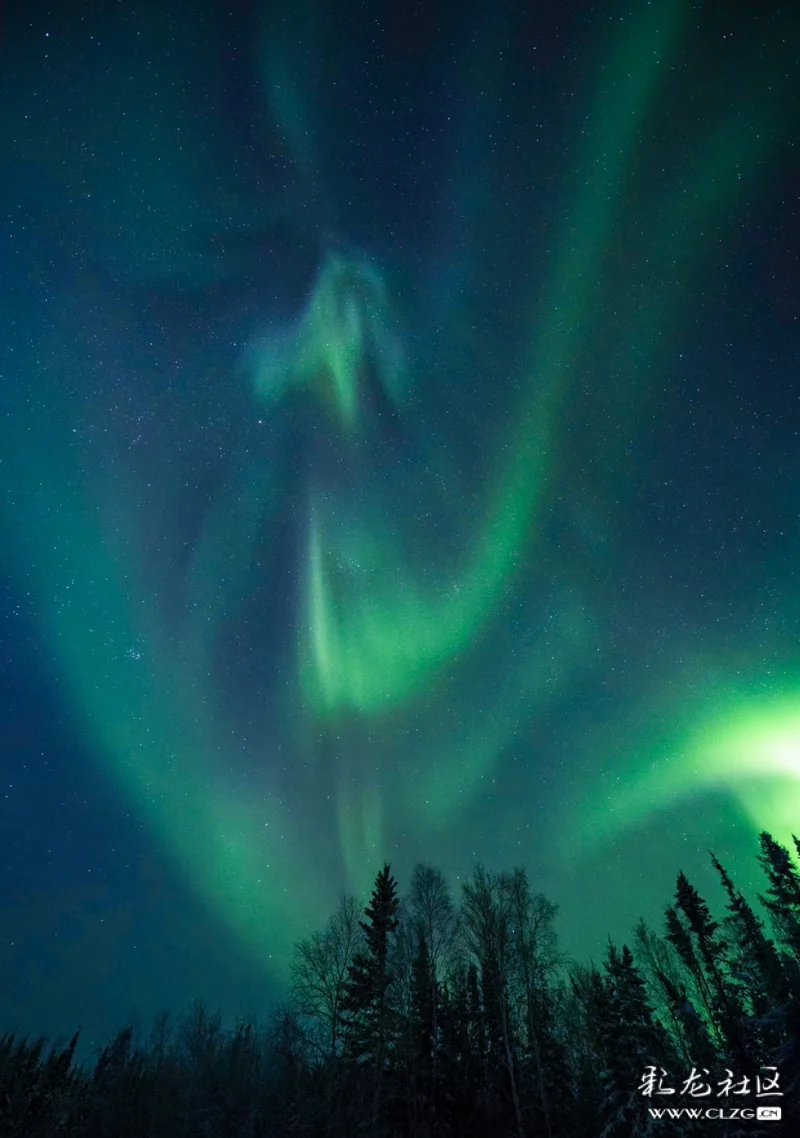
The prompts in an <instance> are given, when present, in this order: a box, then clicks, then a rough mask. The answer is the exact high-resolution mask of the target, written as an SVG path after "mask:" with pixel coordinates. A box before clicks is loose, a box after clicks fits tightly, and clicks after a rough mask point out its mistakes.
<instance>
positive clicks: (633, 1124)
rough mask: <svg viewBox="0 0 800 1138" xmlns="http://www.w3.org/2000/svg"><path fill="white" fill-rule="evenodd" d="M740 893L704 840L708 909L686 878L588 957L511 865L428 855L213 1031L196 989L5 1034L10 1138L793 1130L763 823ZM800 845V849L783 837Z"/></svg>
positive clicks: (796, 1066)
mask: <svg viewBox="0 0 800 1138" xmlns="http://www.w3.org/2000/svg"><path fill="white" fill-rule="evenodd" d="M759 841H760V853H759V862H760V866H761V869H762V870H763V873H764V885H763V892H762V893H761V894H760V895H759V896H758V898H757V900H756V901H755V902H754V903H752V902H751V901H750V900H748V899H747V898H746V897H745V896H744V894H743V893H742V892H741V891H740V890H739V889H738V888H737V886H736V884H735V882H734V881H733V880H732V879H731V877H730V875H729V874H728V872H727V870H726V869H725V867H724V866H723V865H722V864H721V863H720V862H719V861H718V860H717V858H716V857H714V855H713V854H712V855H711V859H712V863H713V865H714V868H715V870H716V872H717V873H718V875H719V878H720V882H721V885H722V888H723V890H724V896H725V897H726V898H727V905H726V908H725V912H724V913H720V914H718V915H716V916H715V915H713V914H712V912H711V910H710V908H709V906H708V904H707V903H706V901H705V900H704V899H703V897H701V896H700V894H699V893H698V891H697V890H696V889H695V888H694V886H693V885H692V884H691V882H690V881H689V880H688V879H687V878H686V876H685V875H684V874H683V873H679V875H678V878H677V883H676V889H675V895H674V897H673V899H672V901H671V903H670V904H669V905H667V906H666V908H665V914H664V925H663V928H662V929H660V930H655V929H652V928H649V927H648V926H647V925H646V924H645V923H644V922H640V924H639V925H638V927H637V928H636V929H635V930H634V931H633V935H632V937H631V939H630V944H624V945H619V946H618V945H615V944H613V943H611V942H609V944H608V948H607V952H606V956H605V959H604V961H603V962H602V963H601V964H600V965H597V964H595V963H590V964H579V963H576V962H575V961H573V960H569V959H568V958H566V957H565V955H564V954H563V953H562V952H561V951H560V949H559V946H558V942H557V937H556V932H555V928H554V920H555V917H556V913H557V909H556V906H555V905H554V904H553V903H552V902H551V901H550V900H548V899H547V898H546V897H545V896H544V895H542V894H541V893H536V892H534V891H533V890H532V889H531V887H530V884H529V882H528V878H527V875H526V873H525V871H524V870H523V869H519V868H517V869H514V870H513V871H512V872H510V873H490V872H488V871H487V870H486V869H485V868H484V867H483V866H481V865H478V866H476V867H475V869H474V871H473V873H472V876H471V877H470V878H469V880H467V881H466V882H464V883H463V884H462V885H461V892H460V896H459V897H458V898H454V897H453V895H452V893H451V889H450V886H449V884H448V882H447V880H446V879H445V877H444V875H443V874H442V873H441V872H440V871H439V870H438V869H435V868H433V867H430V866H427V865H418V866H417V867H416V868H415V870H414V872H413V874H412V877H411V881H410V887H409V889H408V893H407V895H405V896H402V897H401V896H400V893H399V890H398V884H397V881H396V880H395V878H394V877H393V876H392V873H391V869H390V867H389V866H388V865H385V866H384V867H383V868H382V869H381V870H380V872H379V873H378V874H377V877H376V879H375V885H374V889H373V892H372V896H371V899H370V901H369V904H368V905H367V907H366V908H364V909H362V907H361V905H360V903H359V902H358V901H357V900H356V899H355V898H354V897H351V896H343V897H342V898H341V899H340V900H339V902H338V904H337V905H336V907H335V909H334V911H333V912H332V914H331V916H330V918H329V920H328V922H327V924H326V925H325V927H324V928H322V929H320V930H318V931H316V932H314V933H313V934H312V935H311V936H309V937H308V938H307V939H306V940H304V941H302V942H300V943H299V944H297V945H296V946H295V949H294V954H293V959H292V962H291V976H292V982H291V988H290V991H289V994H288V997H287V1001H286V1003H284V1004H283V1005H281V1006H280V1007H279V1008H277V1009H275V1010H274V1011H273V1013H272V1015H271V1017H270V1019H269V1021H268V1022H267V1023H266V1024H260V1023H259V1022H257V1021H256V1020H250V1021H243V1022H239V1023H237V1024H236V1025H235V1026H234V1027H232V1028H227V1027H224V1026H223V1019H222V1016H221V1014H219V1013H216V1014H211V1013H210V1012H209V1011H208V1010H207V1009H206V1008H205V1007H204V1006H203V1005H202V1004H201V1003H198V1004H195V1005H194V1006H193V1008H192V1009H191V1011H190V1013H189V1014H187V1015H184V1016H183V1017H178V1018H177V1019H175V1020H174V1021H173V1019H172V1017H171V1016H170V1015H169V1014H168V1013H163V1014H162V1015H160V1016H159V1017H158V1018H157V1019H156V1022H155V1023H154V1024H153V1025H152V1027H151V1028H150V1029H148V1030H146V1031H145V1030H142V1029H134V1028H132V1027H130V1026H129V1027H125V1028H123V1029H122V1030H120V1031H119V1032H118V1033H117V1034H116V1036H115V1037H114V1038H113V1039H112V1040H111V1041H110V1042H109V1043H108V1045H107V1046H106V1047H104V1048H103V1050H102V1051H101V1052H100V1054H99V1056H98V1057H97V1058H96V1059H95V1060H93V1061H92V1062H89V1063H83V1064H81V1063H79V1062H78V1060H77V1058H76V1049H77V1045H78V1035H77V1034H76V1035H75V1036H74V1037H73V1039H72V1040H71V1041H70V1042H69V1043H68V1044H67V1045H66V1046H64V1045H62V1044H58V1045H54V1046H48V1044H47V1043H46V1041H45V1040H37V1041H32V1040H30V1039H27V1038H23V1037H20V1036H18V1035H14V1034H6V1035H5V1036H4V1037H2V1039H0V1135H2V1136H3V1138H28V1136H30V1138H40V1136H41V1138H46V1136H55V1135H68V1136H73V1135H74V1136H75V1138H106V1136H108V1138H282V1136H287V1138H288V1136H291V1135H305V1136H309V1138H351V1136H352V1138H355V1136H359V1135H362V1136H364V1138H438V1136H440V1135H441V1136H444V1138H447V1136H451V1135H452V1136H454V1138H455V1136H456V1135H458V1136H459V1138H489V1136H494V1135H497V1136H505V1135H508V1136H509V1138H511V1136H514V1138H536V1136H541V1138H637V1136H639V1135H642V1136H646V1135H650V1134H658V1133H665V1134H666V1133H672V1134H695V1133H696V1134H701V1133H705V1134H709V1133H715V1134H725V1135H731V1136H732V1135H737V1134H748V1135H759V1134H762V1133H765V1134H770V1133H772V1134H774V1133H776V1132H780V1127H777V1128H776V1127H775V1125H774V1121H772V1120H773V1119H775V1118H777V1116H778V1113H782V1118H783V1124H784V1125H787V1124H788V1125H789V1126H791V1125H792V1121H793V1122H794V1128H795V1131H796V1132H800V1131H797V1127H798V1124H799V1123H800V869H798V863H797V860H796V859H795V857H794V856H793V854H792V853H791V852H790V851H789V849H787V848H786V847H785V846H783V845H781V844H780V843H779V842H777V841H776V840H775V839H774V838H773V837H772V836H771V835H770V834H769V833H766V832H765V833H762V834H761V836H760V839H759ZM794 846H795V852H796V853H797V854H798V855H800V841H798V839H797V838H795V839H794Z"/></svg>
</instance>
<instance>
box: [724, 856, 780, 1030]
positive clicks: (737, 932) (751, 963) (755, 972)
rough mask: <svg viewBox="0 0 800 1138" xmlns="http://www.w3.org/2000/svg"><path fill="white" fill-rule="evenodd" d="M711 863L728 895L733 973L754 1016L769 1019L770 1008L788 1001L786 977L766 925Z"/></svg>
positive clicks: (731, 883)
mask: <svg viewBox="0 0 800 1138" xmlns="http://www.w3.org/2000/svg"><path fill="white" fill-rule="evenodd" d="M711 862H712V864H713V866H714V868H715V869H716V871H717V873H718V874H719V876H720V880H721V881H722V886H723V888H724V890H725V892H726V893H727V895H728V913H729V916H728V917H727V918H726V924H727V925H728V927H729V929H730V933H731V937H730V942H731V949H732V952H731V965H730V966H731V973H732V975H733V977H734V978H735V980H736V982H737V983H738V985H739V987H740V989H741V991H742V992H743V994H744V998H745V999H746V1001H747V1003H748V1005H749V1007H750V1009H751V1011H752V1014H753V1015H754V1016H756V1017H758V1018H761V1017H764V1016H766V1015H767V1013H768V1011H769V1009H770V1007H771V1006H773V1005H775V1004H783V1003H784V1002H785V1000H786V999H787V997H788V990H787V977H786V973H785V972H784V970H783V967H782V965H781V960H780V956H779V955H778V951H777V949H776V948H775V944H774V942H773V941H772V940H770V938H769V937H768V936H767V935H766V933H765V931H764V922H763V921H762V920H761V918H760V917H758V916H757V915H756V913H755V911H754V910H753V908H752V906H751V905H750V904H749V903H748V901H747V900H746V898H745V897H744V894H743V893H741V892H740V891H739V890H738V889H737V888H736V886H735V885H734V883H733V881H732V880H731V878H730V875H729V874H728V872H727V871H726V870H725V868H724V867H723V866H722V865H721V864H720V862H719V861H718V860H717V858H716V857H715V856H714V854H712V855H711Z"/></svg>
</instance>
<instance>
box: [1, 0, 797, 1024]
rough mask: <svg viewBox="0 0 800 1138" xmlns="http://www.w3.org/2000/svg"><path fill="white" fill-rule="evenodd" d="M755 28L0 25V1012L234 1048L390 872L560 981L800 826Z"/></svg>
mask: <svg viewBox="0 0 800 1138" xmlns="http://www.w3.org/2000/svg"><path fill="white" fill-rule="evenodd" d="M798 35H800V14H798V12H797V10H796V8H795V6H794V5H793V4H791V3H778V2H774V0H759V2H756V0H729V2H728V3H726V4H715V3H700V2H698V0H694V2H692V0H641V2H640V0H636V2H635V3H627V4H618V3H615V2H606V0H600V2H597V3H586V2H585V0H564V2H563V3H559V4H558V5H544V6H542V5H534V4H528V3H522V2H521V0H492V3H488V2H486V0H466V2H464V0H462V2H460V3H452V4H445V3H435V2H432V0H430V2H429V0H418V2H416V3H412V4H409V3H407V2H405V0H403V2H401V0H336V2H335V3H334V2H332V0H328V2H326V0H304V2H298V0H279V2H275V3H256V2H253V3H249V2H247V0H237V2H234V3H225V4H223V3H216V2H215V0H197V2H193V3H178V2H177V0H158V2H156V0H152V2H151V3H134V4H125V5H123V4H119V3H111V2H102V0H97V2H95V3H92V4H87V5H78V6H76V5H74V4H68V3H60V4H59V3H54V4H51V5H50V6H49V7H46V6H44V5H38V6H37V5H34V6H33V7H31V6H23V5H15V4H13V3H12V4H10V5H7V6H6V7H5V9H4V11H3V15H2V17H0V68H1V69H2V72H3V74H4V76H5V83H4V86H3V91H2V94H0V100H2V102H1V103H0V105H1V106H2V114H1V115H0V162H1V163H2V169H3V172H4V176H3V178H2V179H0V218H2V223H1V224H0V306H1V307H0V311H2V315H3V335H2V337H0V380H1V381H2V394H0V412H1V415H0V488H1V490H2V495H1V500H0V588H2V593H0V630H1V633H2V650H1V652H0V717H1V720H2V722H1V724H0V725H1V726H2V732H1V733H0V790H1V791H2V792H1V793H0V842H1V843H2V851H3V859H2V865H1V866H0V883H1V884H0V972H2V975H3V976H4V978H5V984H4V987H3V991H2V996H1V997H0V1011H1V1012H2V1019H3V1024H2V1026H3V1027H16V1026H19V1027H22V1028H24V1029H28V1030H32V1031H46V1032H49V1033H55V1034H59V1033H60V1034H64V1033H66V1032H71V1031H72V1030H74V1028H75V1027H76V1026H78V1025H83V1026H84V1030H85V1033H86V1037H87V1039H88V1040H89V1041H91V1040H93V1039H100V1038H102V1036H103V1033H104V1032H107V1031H109V1030H110V1029H111V1028H113V1027H114V1026H118V1025H120V1024H121V1023H122V1022H123V1021H124V1020H125V1019H126V1018H128V1017H130V1016H131V1015H134V1016H137V1017H139V1018H141V1019H143V1020H147V1019H148V1018H149V1017H150V1016H151V1015H152V1014H153V1013H154V1012H155V1011H156V1010H158V1009H159V1008H161V1007H171V1008H178V1009H180V1008H182V1007H184V1006H185V1005H186V1004H187V1003H188V1001H189V1000H191V999H192V998H194V997H202V998H204V999H206V1000H208V1001H209V1002H210V1003H212V1004H213V1005H220V1006H222V1007H224V1008H225V1009H226V1010H227V1011H228V1012H230V1013H236V1012H237V1011H243V1010H247V1009H255V1010H256V1011H263V1010H265V1009H266V1008H268V1006H269V1005H270V1002H271V1001H273V1000H274V999H275V998H276V997H277V996H279V995H280V993H281V991H282V985H283V983H284V982H285V979H286V974H287V966H288V963H289V959H290V950H291V945H292V944H293V942H294V941H296V940H297V939H298V938H299V937H302V936H303V935H305V934H307V933H308V932H309V931H310V930H311V929H312V928H314V927H317V926H319V925H321V924H322V923H323V922H324V920H325V918H326V917H327V915H328V913H329V912H330V910H331V909H332V908H333V905H334V904H335V902H336V900H337V898H338V896H339V894H340V893H341V891H342V890H344V889H347V890H351V891H354V892H356V893H358V894H362V893H363V892H364V891H365V890H367V889H368V886H369V884H370V881H371V879H372V878H373V877H374V874H375V872H376V870H377V869H378V868H380V866H381V864H382V863H383V860H384V859H387V860H389V861H390V862H391V864H392V867H393V869H394V870H395V872H396V873H397V875H398V876H399V878H400V882H401V885H402V884H403V883H404V882H405V881H407V878H408V874H409V872H410V869H411V867H412V866H413V865H414V864H415V863H416V862H417V861H420V860H423V861H427V862H429V863H431V864H434V865H437V866H439V867H441V868H442V869H443V870H444V871H445V872H446V873H447V875H448V876H449V878H450V880H451V881H452V882H453V884H454V885H455V886H456V887H457V885H458V881H459V879H462V880H463V878H464V875H465V874H467V873H469V871H470V868H471V866H472V865H473V864H474V862H475V861H476V860H482V861H483V862H485V863H486V864H487V865H488V866H489V867H490V868H495V869H503V868H511V867H512V866H514V865H518V864H523V865H525V866H526V867H527V869H528V872H529V875H530V877H531V880H532V882H533V883H534V887H535V888H537V889H541V890H542V891H544V892H546V893H547V894H548V895H549V896H550V897H551V898H552V899H553V900H554V901H555V902H556V903H557V904H559V906H560V915H559V932H560V935H561V938H562V942H563V945H564V947H565V948H566V949H567V950H568V951H569V952H572V953H575V954H577V955H578V956H580V957H583V958H585V957H586V956H588V955H590V954H595V955H597V954H599V953H600V952H601V951H602V949H603V945H604V944H605V942H606V938H607V936H608V935H609V934H611V935H613V936H615V937H622V936H625V935H626V934H627V933H628V932H629V931H630V929H631V927H632V925H633V924H634V923H635V921H636V920H637V919H638V917H639V916H645V917H647V918H649V919H650V920H653V921H654V922H655V923H656V924H658V922H659V920H660V913H661V911H662V909H663V905H664V903H665V902H666V900H667V898H668V895H669V893H670V890H671V888H672V885H673V882H674V878H675V875H676V873H677V870H678V869H679V868H682V869H684V870H685V871H686V872H687V873H689V874H690V875H691V876H692V877H693V880H695V881H696V883H697V884H698V885H699V886H700V887H701V888H703V889H706V891H707V892H708V893H709V895H710V897H711V899H712V900H713V899H714V898H715V897H716V893H715V892H714V887H713V882H712V880H711V875H710V871H709V868H708V865H707V852H706V851H707V850H708V849H709V848H713V849H714V851H715V852H716V853H717V855H718V856H719V857H720V859H721V860H722V861H723V862H724V863H725V864H726V865H727V867H728V868H729V870H730V871H731V872H732V873H733V874H734V876H735V877H736V878H737V880H738V881H739V882H741V884H742V885H743V886H745V887H749V886H752V885H754V884H755V882H756V880H757V878H756V876H755V874H754V868H753V856H754V852H755V836H756V834H757V832H758V831H759V830H760V829H762V828H765V827H766V828H769V829H771V830H772V831H773V832H774V833H775V834H776V836H778V837H780V838H783V839H785V838H787V837H788V836H789V835H790V834H791V832H792V830H793V829H795V830H797V829H798V827H800V654H799V653H798V633H799V632H800V610H798V604H797V599H798V583H797V568H796V566H797V561H798V554H800V532H799V530H798V501H799V500H800V498H799V497H798V489H799V487H798V470H799V469H800V466H799V465H798V459H800V453H799V451H798V430H799V429H800V406H799V405H798V396H799V395H800V386H799V385H798V364H800V299H799V298H800V252H799V251H800V224H799V223H798V209H800V148H798V145H797V143H796V140H797V139H798V138H799V137H800V66H799V65H798V59H797V52H796V43H797V37H798Z"/></svg>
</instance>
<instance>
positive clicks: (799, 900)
mask: <svg viewBox="0 0 800 1138" xmlns="http://www.w3.org/2000/svg"><path fill="white" fill-rule="evenodd" d="M795 841H796V839H795ZM759 843H760V845H761V854H760V856H759V859H758V860H759V862H760V863H761V867H762V869H763V870H764V872H765V873H766V875H767V880H768V881H769V888H768V889H767V892H766V893H765V894H764V895H763V896H762V897H761V898H760V900H761V903H762V904H763V905H764V906H765V908H766V909H767V911H768V912H769V914H770V916H771V917H772V924H773V927H774V929H775V932H776V934H777V936H778V939H779V940H780V941H781V942H782V943H783V944H784V945H785V946H786V948H788V949H789V950H790V952H791V953H792V954H793V956H794V958H795V961H798V962H800V872H798V869H797V866H796V865H795V863H794V861H793V860H792V857H791V854H790V853H789V851H788V850H787V849H786V847H785V846H782V845H781V844H780V843H779V842H776V841H775V839H774V838H773V837H772V835H771V834H769V833H767V832H766V830H765V831H764V832H763V833H762V834H761V835H760V837H759Z"/></svg>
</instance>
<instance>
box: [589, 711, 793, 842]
mask: <svg viewBox="0 0 800 1138" xmlns="http://www.w3.org/2000/svg"><path fill="white" fill-rule="evenodd" d="M642 748H643V751H647V750H648V748H649V755H650V759H649V762H648V763H647V765H646V766H645V765H643V764H642V762H641V761H640V762H639V763H638V764H637V767H638V770H637V773H636V774H634V775H630V774H629V775H627V776H626V777H625V778H623V779H622V780H621V785H620V786H619V788H618V789H616V790H615V792H614V795H613V800H612V801H610V802H609V801H608V800H606V801H604V802H596V803H595V809H594V810H592V809H591V806H589V808H588V810H587V808H586V806H584V808H583V810H582V812H581V828H582V831H583V833H584V835H585V836H586V837H587V838H588V839H589V840H590V841H592V840H597V839H601V840H602V839H607V838H609V837H612V836H613V835H614V834H615V833H616V832H618V831H619V830H620V829H622V828H624V827H626V826H631V825H635V824H637V823H639V822H641V821H642V820H643V819H644V818H646V817H647V816H648V815H649V814H651V813H653V812H654V811H656V810H660V809H665V808H668V807H669V806H670V805H672V804H673V803H675V802H677V801H678V800H679V799H681V798H683V797H688V796H691V795H695V794H702V793H704V792H705V793H707V792H709V791H714V790H720V789H724V790H727V791H729V792H730V793H731V794H733V795H734V797H735V798H736V800H737V801H738V802H739V804H740V806H741V807H742V809H743V810H744V812H745V813H746V814H747V815H748V817H750V818H751V819H752V821H753V825H754V827H755V828H756V829H758V830H764V829H768V830H770V831H771V832H772V833H773V834H774V835H775V836H776V837H777V838H778V839H779V840H781V841H790V840H791V835H792V833H796V832H797V829H798V818H800V699H798V697H797V696H796V695H780V696H771V697H769V696H762V697H760V698H758V697H757V698H753V697H752V696H748V695H746V694H744V693H743V694H740V695H737V696H734V697H729V698H728V699H727V700H725V701H723V702H722V703H719V699H717V706H716V707H710V708H709V709H708V710H707V711H706V712H705V714H701V715H700V716H699V721H698V724H697V725H696V726H695V727H694V728H693V729H692V730H690V731H689V732H687V733H684V735H683V736H682V737H678V738H672V739H666V740H662V741H660V742H656V743H655V746H654V745H653V742H652V741H650V742H649V743H648V741H647V739H646V738H643V739H642Z"/></svg>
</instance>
